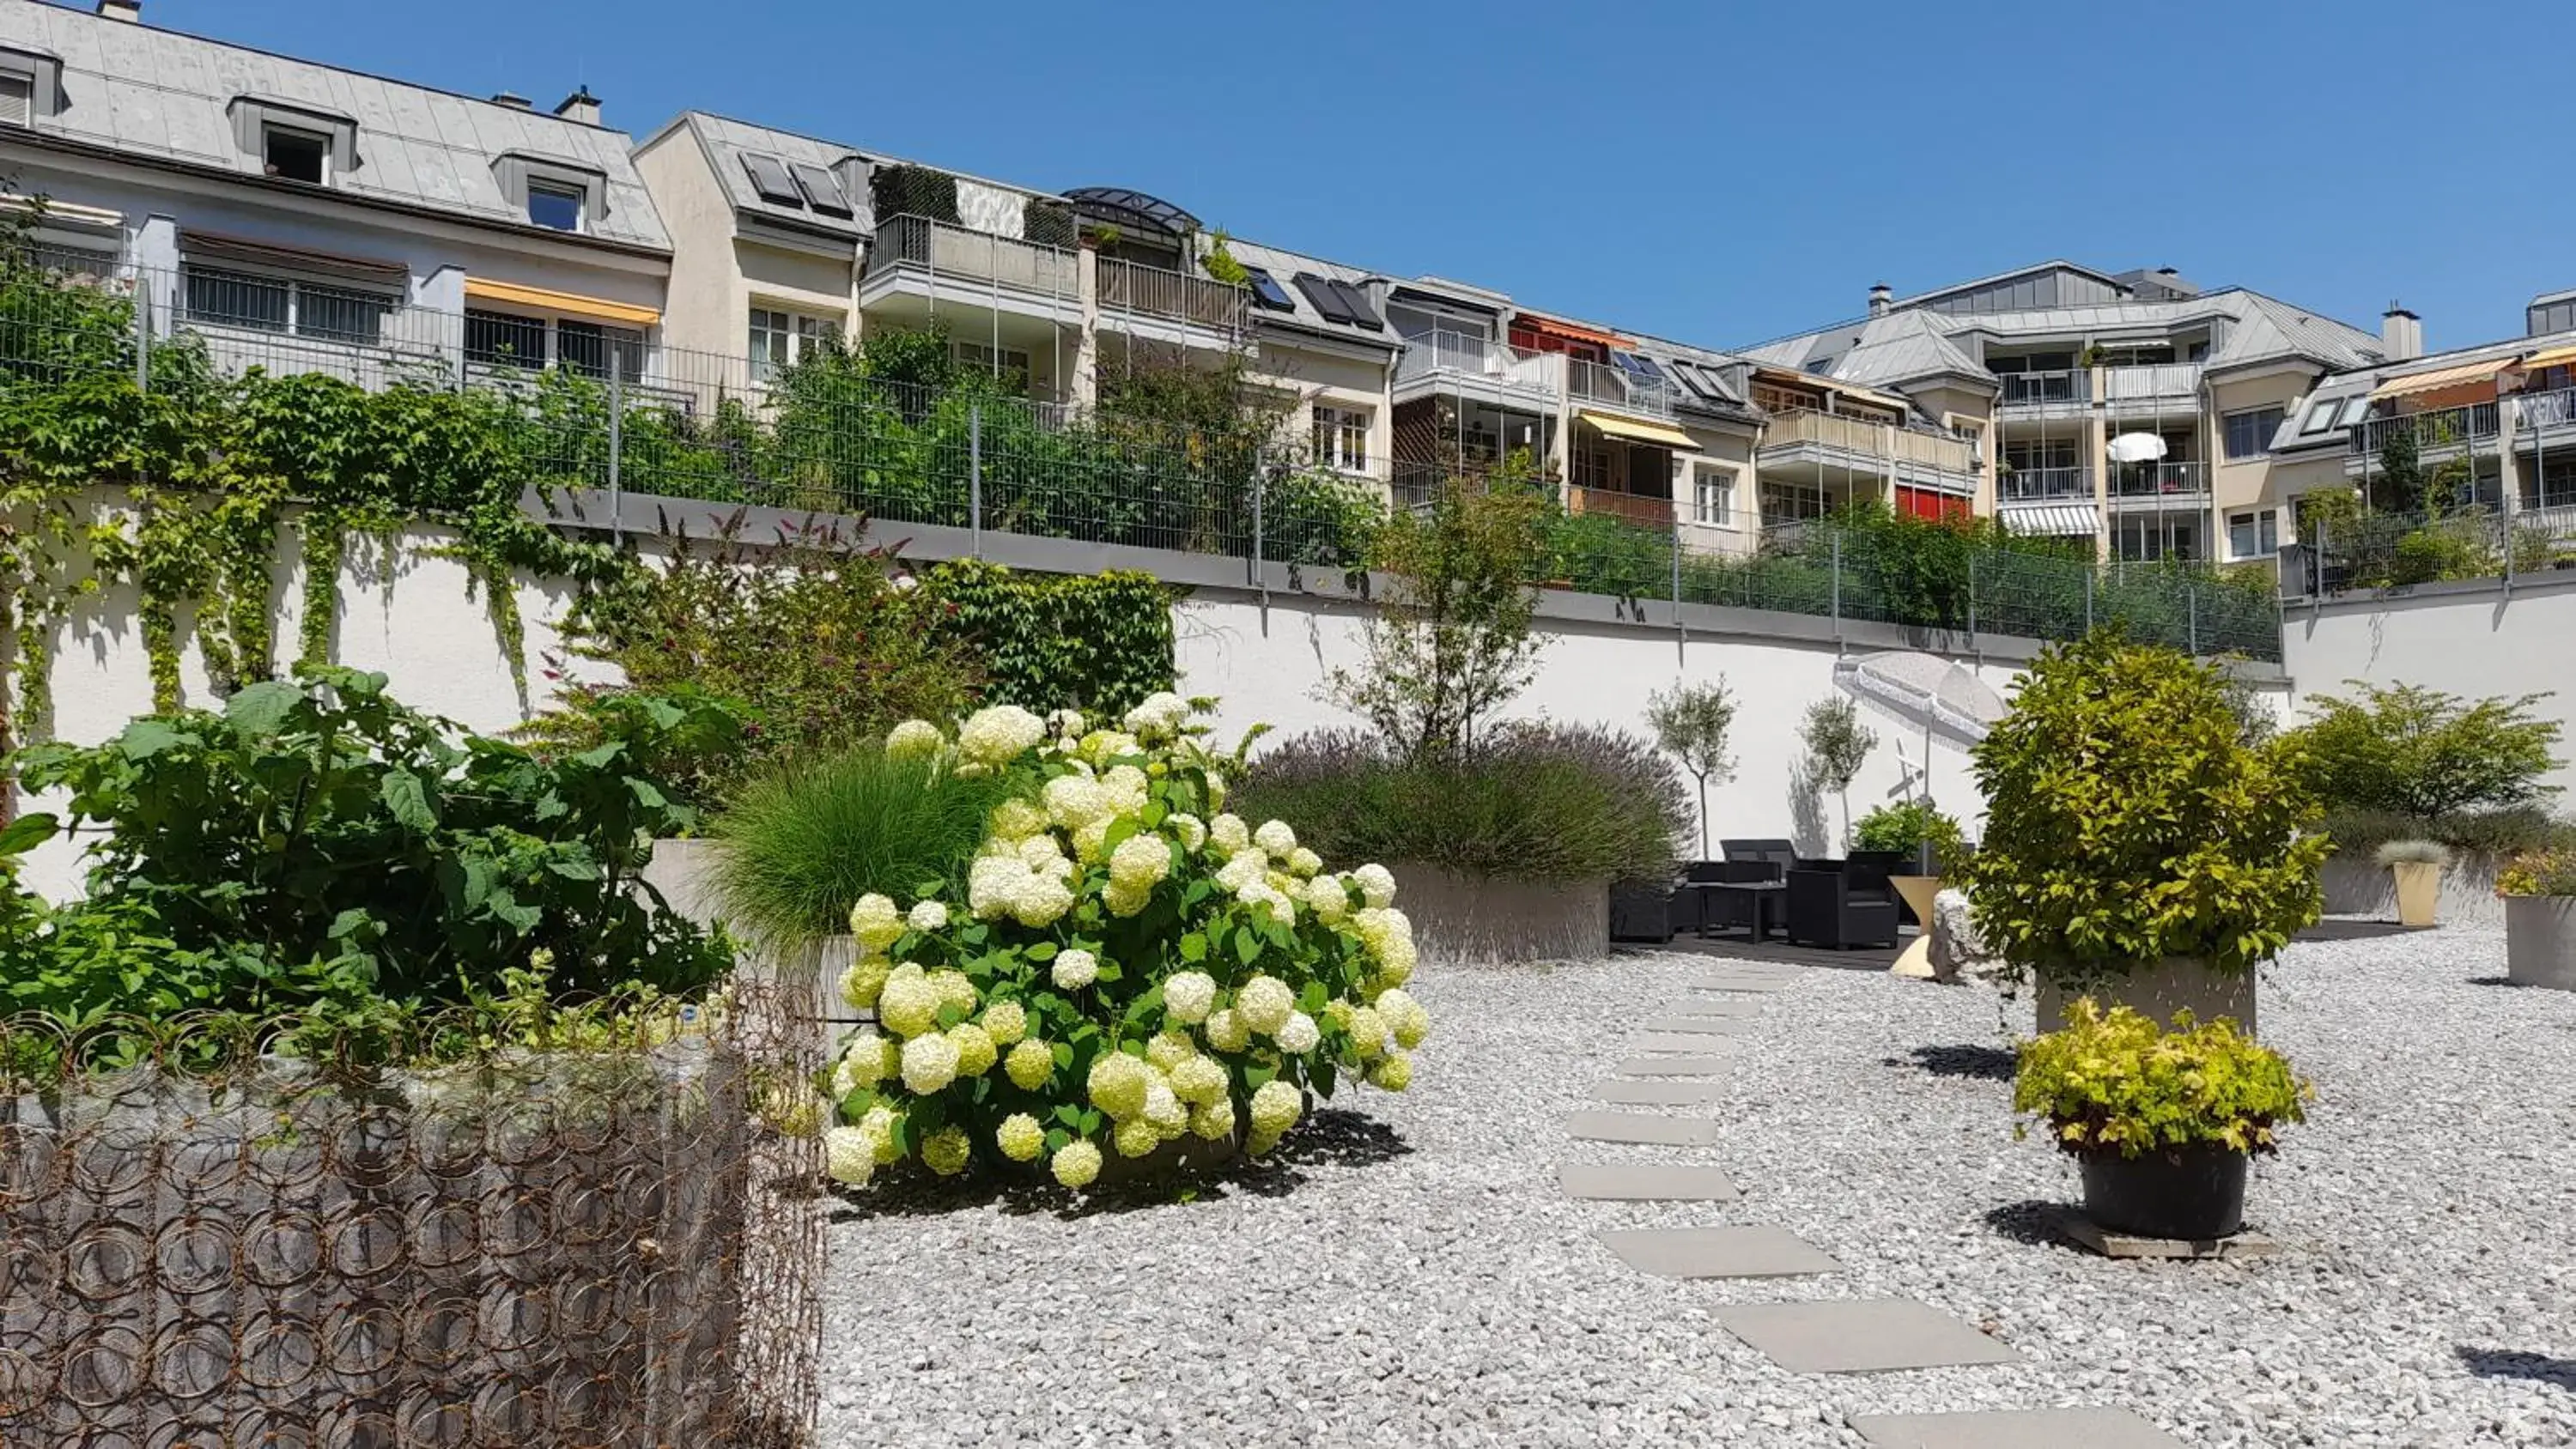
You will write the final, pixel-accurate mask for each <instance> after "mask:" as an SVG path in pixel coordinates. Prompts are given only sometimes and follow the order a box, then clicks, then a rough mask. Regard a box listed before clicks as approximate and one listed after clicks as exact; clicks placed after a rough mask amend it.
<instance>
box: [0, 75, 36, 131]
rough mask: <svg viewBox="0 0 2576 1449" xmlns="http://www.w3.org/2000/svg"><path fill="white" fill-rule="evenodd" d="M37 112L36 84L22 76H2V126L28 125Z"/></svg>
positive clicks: (0, 89)
mask: <svg viewBox="0 0 2576 1449" xmlns="http://www.w3.org/2000/svg"><path fill="white" fill-rule="evenodd" d="M35 111H36V87H35V83H34V82H32V81H30V80H28V79H27V78H26V77H25V76H22V75H0V125H10V126H24V125H28V124H30V123H32V122H33V121H34V119H35Z"/></svg>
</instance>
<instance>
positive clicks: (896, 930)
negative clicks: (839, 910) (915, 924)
mask: <svg viewBox="0 0 2576 1449" xmlns="http://www.w3.org/2000/svg"><path fill="white" fill-rule="evenodd" d="M850 934H851V935H853V936H856V937H858V938H859V945H860V946H861V947H863V948H864V949H866V950H867V951H869V952H871V953H875V952H882V951H884V950H885V948H886V947H888V946H891V945H893V944H894V943H895V938H896V937H898V936H900V935H902V934H903V913H902V912H901V911H898V910H896V909H895V908H894V902H893V901H891V900H889V899H887V898H886V897H884V896H881V895H877V894H875V893H874V892H870V893H869V894H867V895H863V896H861V897H859V903H858V904H857V905H854V906H852V907H850Z"/></svg>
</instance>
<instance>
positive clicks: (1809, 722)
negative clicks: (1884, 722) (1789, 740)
mask: <svg viewBox="0 0 2576 1449" xmlns="http://www.w3.org/2000/svg"><path fill="white" fill-rule="evenodd" d="M1798 738H1799V740H1800V741H1801V742H1802V743H1804V744H1805V745H1806V747H1807V779H1808V780H1809V781H1810V782H1812V783H1813V784H1814V785H1815V787H1816V788H1817V789H1819V790H1831V791H1833V792H1834V798H1835V799H1837V800H1840V801H1841V802H1842V807H1843V840H1844V842H1845V843H1846V844H1848V843H1849V842H1850V840H1851V833H1852V823H1851V783H1852V781H1853V780H1854V779H1856V778H1858V777H1859V775H1860V767H1861V766H1862V765H1863V764H1865V763H1867V762H1868V760H1869V752H1870V750H1871V749H1872V748H1873V747H1874V746H1876V745H1877V744H1878V732H1877V731H1876V730H1873V729H1871V728H1870V727H1869V726H1867V725H1865V724H1862V723H1861V722H1860V706H1859V705H1858V704H1857V703H1855V702H1854V701H1853V700H1851V699H1850V698H1848V697H1846V696H1843V695H1839V694H1838V695H1834V696H1832V697H1830V698H1827V699H1820V700H1817V701H1816V702H1815V703H1814V704H1811V705H1809V706H1807V718H1806V720H1805V722H1804V723H1802V724H1800V725H1799V726H1798Z"/></svg>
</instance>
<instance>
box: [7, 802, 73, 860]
mask: <svg viewBox="0 0 2576 1449" xmlns="http://www.w3.org/2000/svg"><path fill="white" fill-rule="evenodd" d="M61 829H62V822H61V821H60V820H57V819H56V818H54V817H53V816H51V815H49V814H46V813H45V812H44V811H41V810H34V811H29V812H28V813H27V814H24V815H21V816H19V817H18V818H17V819H15V820H12V821H10V822H9V823H8V824H7V825H5V826H0V856H11V855H24V854H26V853H27V852H28V851H30V850H33V849H35V848H36V847H37V846H39V845H42V844H44V843H45V842H46V841H48V840H51V839H53V838H54V836H55V834H56V833H57V832H59V831H60V830H61Z"/></svg>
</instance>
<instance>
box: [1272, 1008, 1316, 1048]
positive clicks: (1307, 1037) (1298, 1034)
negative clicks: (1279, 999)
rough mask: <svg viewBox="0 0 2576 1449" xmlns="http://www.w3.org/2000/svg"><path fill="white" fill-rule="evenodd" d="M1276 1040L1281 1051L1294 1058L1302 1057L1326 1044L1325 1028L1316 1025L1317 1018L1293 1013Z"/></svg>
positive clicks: (1301, 1013)
mask: <svg viewBox="0 0 2576 1449" xmlns="http://www.w3.org/2000/svg"><path fill="white" fill-rule="evenodd" d="M1276 1040H1277V1041H1278V1043H1279V1049H1280V1050H1281V1051H1283V1052H1286V1053H1288V1054H1289V1055H1290V1056H1292V1057H1302V1056H1304V1055H1305V1054H1306V1053H1308V1052H1310V1051H1313V1050H1314V1049H1315V1048H1317V1047H1319V1046H1321V1045H1323V1044H1324V1032H1323V1028H1321V1027H1318V1026H1317V1025H1315V1018H1313V1017H1311V1016H1308V1015H1307V1014H1306V1013H1304V1012H1302V1011H1299V1012H1292V1013H1290V1014H1289V1017H1288V1021H1287V1024H1286V1025H1284V1026H1282V1027H1280V1028H1279V1034H1278V1036H1277V1038H1276Z"/></svg>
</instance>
